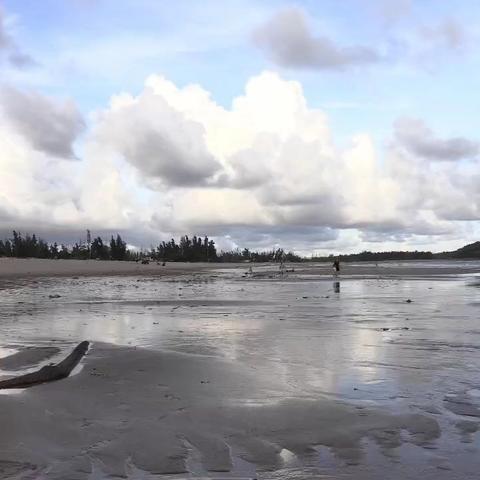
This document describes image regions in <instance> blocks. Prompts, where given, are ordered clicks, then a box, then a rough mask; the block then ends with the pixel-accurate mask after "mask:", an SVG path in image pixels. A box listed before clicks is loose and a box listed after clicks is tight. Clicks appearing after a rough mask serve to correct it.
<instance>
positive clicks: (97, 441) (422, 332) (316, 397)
mask: <svg viewBox="0 0 480 480" xmlns="http://www.w3.org/2000/svg"><path fill="white" fill-rule="evenodd" d="M371 268H374V266H372V267H371ZM384 268H385V269H390V270H395V267H394V266H386V267H384ZM396 268H402V267H401V266H397V267H396ZM410 268H411V269H416V270H414V271H416V272H424V269H425V268H432V267H428V266H422V265H417V266H414V267H410ZM433 268H434V267H433ZM437 268H438V269H439V271H442V272H443V270H440V269H442V268H447V269H448V268H453V267H452V266H448V265H447V266H441V265H440V266H438V267H437ZM455 268H458V267H455ZM476 268H477V266H476V265H475V264H470V265H468V264H467V265H463V266H462V273H461V274H458V275H453V274H449V276H446V275H445V274H444V273H441V274H439V275H438V276H437V277H435V276H433V278H432V274H431V273H428V275H423V274H417V275H414V274H410V275H409V276H402V275H399V274H398V272H396V271H395V273H393V274H392V275H387V274H384V275H383V276H376V277H375V276H373V277H365V276H364V275H363V274H362V275H359V276H358V277H357V276H355V274H352V275H350V276H348V277H343V276H342V278H341V279H340V284H341V285H340V291H339V292H335V288H334V285H333V279H332V277H331V276H329V277H326V275H327V274H326V273H325V274H322V272H320V273H319V270H318V269H317V267H311V268H310V269H309V268H304V269H295V272H291V273H289V274H288V275H284V276H280V275H279V273H278V271H277V269H276V268H275V267H272V266H258V268H257V267H256V268H255V269H254V275H253V276H252V275H246V268H245V266H244V265H242V266H237V267H233V268H232V267H231V268H222V266H220V268H219V267H218V266H217V267H216V268H214V267H211V266H209V267H208V268H206V269H205V270H203V271H197V270H195V271H192V272H188V269H187V268H186V267H185V273H184V274H182V275H173V276H168V275H167V276H161V277H157V276H148V275H147V276H138V275H135V276H104V277H96V278H95V277H91V278H90V277H80V278H71V277H65V278H58V279H57V278H52V277H48V278H37V279H36V280H34V281H33V280H28V279H27V280H26V281H24V280H20V279H18V280H16V279H10V280H9V282H8V284H7V285H6V286H5V287H4V288H3V289H2V290H0V304H1V307H2V308H1V309H0V322H1V325H2V341H1V344H0V357H2V358H0V377H1V378H7V377H8V376H11V375H15V374H19V373H23V372H24V371H28V370H31V369H34V368H38V367H39V366H41V365H45V364H47V363H50V362H57V361H58V360H59V359H61V358H62V357H63V356H65V355H66V354H68V353H69V352H70V351H71V348H72V347H73V346H74V345H75V344H76V343H78V342H79V341H81V340H90V341H92V342H93V344H92V346H91V349H90V351H89V353H88V355H87V356H86V357H85V359H84V360H83V361H82V364H81V368H79V369H78V370H77V371H76V374H75V375H73V376H71V377H70V378H68V379H65V380H61V381H58V382H54V383H49V384H44V385H40V386H36V387H32V388H30V389H25V390H23V391H20V392H13V393H9V394H5V392H4V393H3V394H1V395H0V425H1V426H2V428H1V429H0V478H12V479H33V478H35V479H38V478H42V479H44V478H45V479H47V478H48V479H64V478H69V479H70V478H71V479H107V478H108V479H109V478H131V479H137V478H141V479H153V478H172V479H173V478H206V477H208V478H210V477H211V478H239V477H241V478H258V479H285V478H286V479H303V478H305V479H314V478H315V479H317V478H342V479H351V480H353V479H360V480H366V479H379V480H380V479H384V478H390V479H408V478H412V479H413V478H418V475H419V472H421V475H422V478H425V479H456V478H458V479H460V478H462V479H464V478H475V476H476V475H477V472H478V469H479V468H480V460H479V458H480V456H479V453H480V443H479V440H480V439H479V437H478V430H479V427H480V328H479V327H478V294H479V290H478V282H477V277H476V276H475V275H474V272H475V271H476ZM466 272H470V273H466ZM52 293H54V294H55V296H52ZM407 300H411V302H407ZM159 474H161V475H162V476H161V477H158V476H155V475H159Z"/></svg>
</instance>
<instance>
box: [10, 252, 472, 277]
mask: <svg viewBox="0 0 480 480" xmlns="http://www.w3.org/2000/svg"><path fill="white" fill-rule="evenodd" d="M250 266H253V268H254V272H255V275H256V276H257V277H262V276H266V275H267V274H268V275H270V274H276V273H278V266H277V265H275V264H250V263H242V264H238V263H237V264H230V263H224V264H223V263H202V262H197V263H182V262H167V263H166V265H165V266H162V264H161V262H150V264H149V265H142V264H141V263H140V262H120V261H109V260H49V259H39V258H1V257H0V279H2V278H3V279H9V278H34V277H71V276H116V275H127V276H128V275H140V276H171V275H179V274H192V273H193V272H205V271H216V270H218V269H222V270H228V269H238V268H243V269H244V270H245V272H247V271H248V269H249V267H250ZM287 268H288V269H294V270H295V272H296V274H297V277H298V276H299V275H300V276H301V275H305V276H306V277H307V278H313V276H315V275H331V274H332V273H333V270H332V265H331V264H330V263H299V264H298V263H297V264H289V265H288V266H287ZM479 272H480V261H473V262H469V261H435V260H432V261H426V262H417V261H406V262H379V263H378V264H375V263H369V262H359V263H342V265H341V276H342V277H345V276H356V277H371V276H381V277H391V276H397V277H404V276H428V275H433V276H440V275H458V274H468V273H479Z"/></svg>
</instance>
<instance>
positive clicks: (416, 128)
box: [395, 118, 480, 161]
mask: <svg viewBox="0 0 480 480" xmlns="http://www.w3.org/2000/svg"><path fill="white" fill-rule="evenodd" d="M395 137H396V139H397V141H398V142H399V143H400V144H401V145H402V146H404V147H405V148H406V149H407V150H409V151H410V152H411V153H413V154H415V155H419V156H421V157H423V158H426V159H428V160H439V161H455V160H461V159H463V158H472V157H476V156H477V155H478V154H479V152H480V144H479V143H478V142H475V141H471V140H469V139H467V138H463V137H454V138H447V139H443V138H438V137H436V136H435V135H434V133H433V132H432V130H431V129H430V128H428V127H427V125H425V123H424V122H422V121H421V120H419V119H415V118H402V119H399V120H397V122H396V123H395Z"/></svg>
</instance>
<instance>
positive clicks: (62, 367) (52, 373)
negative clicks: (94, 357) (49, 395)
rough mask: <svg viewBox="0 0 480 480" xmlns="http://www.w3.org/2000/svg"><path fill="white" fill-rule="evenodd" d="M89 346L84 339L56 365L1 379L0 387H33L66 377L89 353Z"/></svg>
mask: <svg viewBox="0 0 480 480" xmlns="http://www.w3.org/2000/svg"><path fill="white" fill-rule="evenodd" d="M88 346H89V342H87V341H83V342H81V343H79V344H78V345H77V346H76V347H75V348H74V350H73V352H72V353H71V354H70V355H69V356H68V357H67V358H65V360H62V361H61V362H60V363H57V364H56V365H46V366H45V367H42V368H41V369H40V370H37V371H36V372H32V373H27V374H25V375H19V376H18V377H13V378H8V379H7V380H3V381H0V389H4V388H25V387H31V386H33V385H38V384H39V383H45V382H53V381H54V380H61V379H62V378H66V377H68V376H69V375H70V373H71V371H72V370H73V369H74V368H75V367H76V366H77V365H78V362H80V360H81V359H82V358H83V356H84V355H85V354H86V353H87V350H88Z"/></svg>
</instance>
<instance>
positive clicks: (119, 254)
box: [0, 231, 302, 262]
mask: <svg viewBox="0 0 480 480" xmlns="http://www.w3.org/2000/svg"><path fill="white" fill-rule="evenodd" d="M0 257H19V258H51V259H76V260H87V259H98V260H129V261H138V260H143V259H151V260H155V261H163V262H166V261H168V262H245V261H247V262H248V261H250V262H279V261H281V260H282V259H283V260H284V261H289V262H300V261H302V258H301V257H299V256H298V255H295V254H294V253H292V252H285V251H284V250H283V249H281V248H278V249H272V250H269V251H262V252H256V251H251V250H249V249H248V248H244V249H243V250H240V249H237V250H233V251H228V252H224V251H221V252H220V253H218V252H217V249H216V247H215V242H214V241H213V240H210V239H209V238H208V237H207V236H205V237H204V238H202V237H200V236H197V235H194V236H193V237H192V238H190V237H188V235H184V236H182V237H181V238H180V240H179V241H178V243H177V242H176V241H175V240H174V239H173V238H172V239H171V240H170V241H168V242H165V241H163V242H161V243H160V244H159V245H157V246H156V247H151V248H150V249H149V250H142V251H136V250H135V251H134V250H129V249H128V248H127V243H126V242H125V241H124V240H123V239H122V237H121V236H120V235H116V236H115V237H114V236H112V237H111V238H110V241H108V242H106V241H104V240H103V239H102V238H101V237H96V238H93V240H91V239H90V232H88V233H87V240H86V241H85V242H77V243H75V244H74V245H71V246H67V245H64V244H62V245H59V244H58V243H57V242H54V243H48V242H46V241H45V240H42V239H41V238H38V237H37V235H35V234H33V235H30V234H26V235H22V234H21V233H19V232H16V231H13V234H12V237H11V238H8V239H5V240H0Z"/></svg>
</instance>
